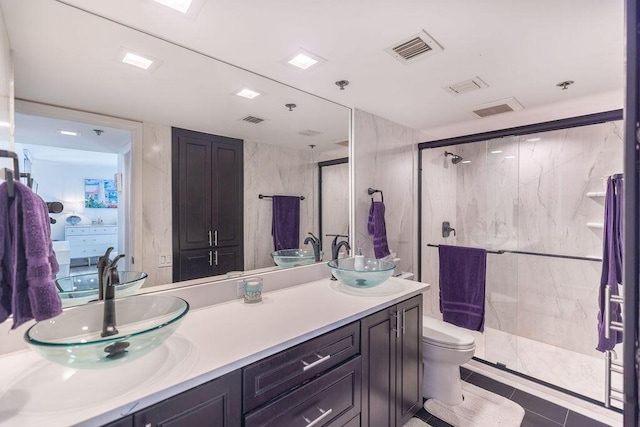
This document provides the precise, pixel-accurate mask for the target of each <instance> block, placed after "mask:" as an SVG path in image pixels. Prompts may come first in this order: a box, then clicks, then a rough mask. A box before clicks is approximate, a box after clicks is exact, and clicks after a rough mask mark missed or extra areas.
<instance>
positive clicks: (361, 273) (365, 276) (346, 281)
mask: <svg viewBox="0 0 640 427" xmlns="http://www.w3.org/2000/svg"><path fill="white" fill-rule="evenodd" d="M356 260H358V261H359V262H361V263H362V265H360V266H358V268H356ZM328 265H329V269H330V270H331V273H332V274H333V276H334V277H335V278H336V279H338V280H339V281H340V283H342V284H343V285H346V286H349V287H352V288H356V289H366V288H373V287H376V286H378V285H380V284H382V283H384V282H385V281H386V280H387V279H388V278H389V277H391V275H392V274H393V272H394V270H395V268H396V265H395V264H394V263H393V262H391V261H387V260H384V259H376V258H361V259H358V258H342V259H334V260H332V261H329V264H328Z"/></svg>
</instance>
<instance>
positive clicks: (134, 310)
mask: <svg viewBox="0 0 640 427" xmlns="http://www.w3.org/2000/svg"><path fill="white" fill-rule="evenodd" d="M114 301H115V312H116V316H115V319H116V322H115V326H116V328H117V333H116V334H115V335H111V336H107V337H102V336H101V333H102V330H103V315H104V303H105V302H104V301H99V302H95V303H91V304H86V305H83V306H79V307H73V308H70V309H68V310H65V311H64V312H63V313H62V314H60V315H59V316H56V317H54V318H52V319H49V320H43V321H40V322H37V323H36V324H35V325H33V326H32V327H31V328H29V329H28V330H27V332H26V333H25V334H24V338H25V340H26V341H27V343H28V344H29V345H30V346H31V348H32V349H34V350H35V351H36V352H38V353H39V354H40V355H41V356H42V357H44V358H45V359H47V360H49V361H51V362H54V363H58V364H61V365H64V366H69V367H72V368H77V369H83V368H87V369H98V368H107V367H112V366H117V365H121V364H123V363H126V362H129V361H132V360H135V359H137V358H139V357H141V356H143V355H145V354H147V353H148V352H149V351H151V350H153V349H154V348H156V347H157V346H159V345H160V344H161V343H162V342H163V341H164V340H165V339H166V338H168V337H169V336H170V335H171V334H172V333H173V332H174V331H175V330H176V328H177V327H178V325H179V323H180V321H181V320H182V319H183V318H184V316H185V315H186V314H187V312H188V311H189V304H188V303H187V302H186V301H185V300H183V299H181V298H178V297H174V296H169V295H140V296H133V297H127V298H122V299H116V300H114Z"/></svg>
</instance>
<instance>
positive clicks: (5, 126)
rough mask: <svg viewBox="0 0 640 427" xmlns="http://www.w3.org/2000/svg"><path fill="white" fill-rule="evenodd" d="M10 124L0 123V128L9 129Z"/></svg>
mask: <svg viewBox="0 0 640 427" xmlns="http://www.w3.org/2000/svg"><path fill="white" fill-rule="evenodd" d="M10 127H11V123H9V122H0V128H10Z"/></svg>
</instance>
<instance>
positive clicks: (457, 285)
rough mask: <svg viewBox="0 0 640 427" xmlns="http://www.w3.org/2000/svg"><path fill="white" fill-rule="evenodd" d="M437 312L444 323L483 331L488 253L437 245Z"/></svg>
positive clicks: (482, 250)
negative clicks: (438, 287)
mask: <svg viewBox="0 0 640 427" xmlns="http://www.w3.org/2000/svg"><path fill="white" fill-rule="evenodd" d="M438 252H439V255H440V312H441V313H442V318H443V319H444V321H445V322H449V323H452V324H454V325H456V326H460V327H462V328H467V329H471V330H474V331H480V332H482V331H483V330H484V293H485V282H486V269H487V251H486V250H484V249H476V248H462V247H458V246H447V245H440V247H439V249H438Z"/></svg>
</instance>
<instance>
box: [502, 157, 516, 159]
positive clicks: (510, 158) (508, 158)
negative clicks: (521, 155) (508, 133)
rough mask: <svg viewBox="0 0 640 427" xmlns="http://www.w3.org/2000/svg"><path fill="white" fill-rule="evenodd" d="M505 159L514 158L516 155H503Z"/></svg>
mask: <svg viewBox="0 0 640 427" xmlns="http://www.w3.org/2000/svg"><path fill="white" fill-rule="evenodd" d="M504 158H505V159H515V158H516V156H504Z"/></svg>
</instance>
